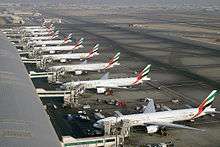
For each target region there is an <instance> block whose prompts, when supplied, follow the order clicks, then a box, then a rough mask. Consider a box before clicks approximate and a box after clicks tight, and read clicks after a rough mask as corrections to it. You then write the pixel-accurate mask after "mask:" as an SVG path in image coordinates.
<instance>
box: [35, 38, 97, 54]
mask: <svg viewBox="0 0 220 147" xmlns="http://www.w3.org/2000/svg"><path fill="white" fill-rule="evenodd" d="M83 41H84V38H81V39H80V40H78V41H77V42H76V43H75V44H73V45H62V46H43V47H34V48H33V51H34V52H36V51H37V52H40V53H48V52H49V53H51V54H54V53H55V52H57V51H73V50H77V49H81V48H84V46H83V45H82V43H83ZM96 47H98V44H97V45H96V46H95V47H94V48H96Z"/></svg>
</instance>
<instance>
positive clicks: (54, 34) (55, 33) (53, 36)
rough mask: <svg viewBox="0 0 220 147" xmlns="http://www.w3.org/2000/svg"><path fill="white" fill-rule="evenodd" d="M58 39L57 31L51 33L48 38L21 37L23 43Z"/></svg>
mask: <svg viewBox="0 0 220 147" xmlns="http://www.w3.org/2000/svg"><path fill="white" fill-rule="evenodd" d="M58 37H59V31H58V30H57V31H56V32H54V33H52V34H51V35H48V36H30V37H23V38H22V40H23V41H30V42H32V41H40V40H41V41H45V40H52V39H55V38H58Z"/></svg>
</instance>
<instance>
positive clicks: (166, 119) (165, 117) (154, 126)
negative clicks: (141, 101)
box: [93, 90, 220, 133]
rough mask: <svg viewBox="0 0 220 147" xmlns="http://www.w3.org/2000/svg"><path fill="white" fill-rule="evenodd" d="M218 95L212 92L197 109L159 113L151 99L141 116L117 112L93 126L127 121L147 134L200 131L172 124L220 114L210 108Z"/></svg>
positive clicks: (214, 91) (101, 126)
mask: <svg viewBox="0 0 220 147" xmlns="http://www.w3.org/2000/svg"><path fill="white" fill-rule="evenodd" d="M218 94H219V91H217V90H213V91H212V92H211V93H210V94H209V96H208V97H207V98H205V99H204V100H203V102H202V103H201V104H200V105H199V107H198V108H190V109H180V110H170V111H161V112H156V110H155V105H154V101H153V100H152V99H149V102H148V105H147V106H146V107H145V110H144V112H143V113H141V114H130V115H122V114H121V113H120V112H119V113H118V112H117V114H118V116H117V117H107V118H104V119H101V120H98V121H97V122H96V123H95V124H94V125H93V126H94V127H96V128H103V127H104V126H103V125H104V122H110V123H113V124H115V123H118V122H121V121H125V120H128V121H129V122H130V123H131V126H146V129H147V132H148V133H155V132H157V131H158V130H160V129H161V128H164V127H171V128H182V129H191V130H201V129H197V128H193V127H189V126H185V125H180V124H176V123H174V122H177V121H186V120H194V119H196V118H198V117H201V116H204V115H207V114H213V113H220V112H219V111H216V108H212V107H211V105H212V103H213V101H214V99H215V97H216V96H217V95H218Z"/></svg>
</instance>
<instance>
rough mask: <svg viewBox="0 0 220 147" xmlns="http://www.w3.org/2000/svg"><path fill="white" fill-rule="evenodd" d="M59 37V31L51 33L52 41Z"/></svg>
mask: <svg viewBox="0 0 220 147" xmlns="http://www.w3.org/2000/svg"><path fill="white" fill-rule="evenodd" d="M57 37H59V30H57V31H56V32H54V33H53V35H52V39H54V38H57Z"/></svg>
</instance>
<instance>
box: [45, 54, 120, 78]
mask: <svg viewBox="0 0 220 147" xmlns="http://www.w3.org/2000/svg"><path fill="white" fill-rule="evenodd" d="M119 57H120V52H119V53H117V54H116V55H115V56H114V57H113V58H112V59H110V60H109V62H107V63H89V64H87V62H86V61H87V60H85V61H84V62H83V63H82V64H77V65H72V64H70V65H58V66H51V67H49V68H48V70H49V71H57V70H60V69H62V70H63V71H64V72H75V74H76V75H81V74H82V73H83V72H88V71H101V70H105V69H109V68H112V67H113V66H115V65H120V63H118V60H119Z"/></svg>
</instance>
